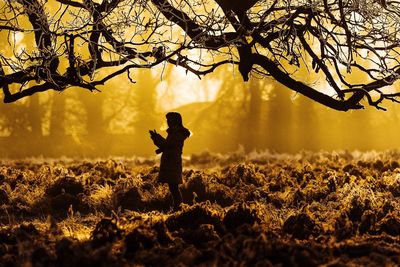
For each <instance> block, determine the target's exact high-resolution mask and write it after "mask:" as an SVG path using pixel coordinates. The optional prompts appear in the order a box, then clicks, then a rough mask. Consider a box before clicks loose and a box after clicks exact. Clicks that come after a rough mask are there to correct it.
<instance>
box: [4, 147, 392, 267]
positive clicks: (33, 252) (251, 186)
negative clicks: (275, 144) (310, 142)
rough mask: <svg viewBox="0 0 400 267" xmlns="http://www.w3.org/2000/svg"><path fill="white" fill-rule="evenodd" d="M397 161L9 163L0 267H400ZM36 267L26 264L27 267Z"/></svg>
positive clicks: (198, 158)
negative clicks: (160, 178) (168, 182)
mask: <svg viewBox="0 0 400 267" xmlns="http://www.w3.org/2000/svg"><path fill="white" fill-rule="evenodd" d="M399 162H400V152H399V151H385V152H357V151H356V152H348V151H337V152H318V153H315V152H314V153H313V152H301V153H298V154H295V155H288V154H276V153H270V152H268V151H266V152H257V153H256V152H254V153H250V154H244V153H232V154H229V155H219V154H211V153H202V154H197V155H192V156H191V157H188V158H185V160H184V166H185V169H184V173H183V176H184V181H185V183H184V184H183V185H182V186H181V191H182V195H183V198H184V202H185V204H184V205H183V206H182V207H181V209H180V210H179V211H172V210H171V209H170V206H171V204H172V203H171V202H172V200H171V197H170V196H169V195H168V189H167V187H166V186H165V185H163V184H159V183H157V181H156V180H157V173H158V167H157V165H158V160H157V159H156V158H149V159H144V158H111V159H102V160H100V159H98V160H94V159H92V160H77V159H52V160H50V159H27V160H2V161H1V167H0V205H1V207H0V208H1V209H0V210H1V211H0V266H21V265H25V266H133V265H135V266H137V265H146V266H147V265H149V266H158V265H160V266H168V265H170V266H178V265H181V266H185V265H191V266H193V265H200V266H224V265H229V266H237V265H240V266H273V265H283V266H317V265H326V266H344V265H363V266H364V265H370V266H384V265H389V266H390V265H396V264H399V263H400V164H399ZM26 264H28V265H26Z"/></svg>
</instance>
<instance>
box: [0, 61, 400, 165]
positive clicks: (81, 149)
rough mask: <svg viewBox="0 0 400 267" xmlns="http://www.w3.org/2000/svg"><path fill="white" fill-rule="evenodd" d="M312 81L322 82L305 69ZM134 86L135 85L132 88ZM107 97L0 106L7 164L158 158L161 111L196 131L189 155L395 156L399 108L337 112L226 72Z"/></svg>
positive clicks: (155, 80) (179, 77)
mask: <svg viewBox="0 0 400 267" xmlns="http://www.w3.org/2000/svg"><path fill="white" fill-rule="evenodd" d="M299 75H304V76H305V77H308V78H307V79H306V80H307V81H308V82H309V83H313V82H315V81H314V79H317V78H316V77H312V76H310V74H309V73H308V72H307V71H306V70H304V72H303V73H300V74H299ZM358 78H359V77H358ZM131 80H132V81H134V82H135V83H132V82H131ZM100 89H101V92H93V93H91V92H89V91H87V90H85V89H81V88H70V89H68V90H65V91H63V92H61V93H59V92H47V93H42V94H35V95H33V96H31V97H29V98H26V99H22V100H20V101H18V102H16V103H11V104H3V103H1V104H0V155H1V156H2V157H11V158H15V157H29V156H44V157H60V156H70V157H105V156H149V155H154V149H155V148H154V146H153V144H152V142H151V140H150V138H149V134H148V130H149V129H156V130H157V131H158V132H160V133H161V134H162V135H164V136H165V135H166V133H165V130H166V123H165V114H166V113H167V112H169V111H177V112H180V113H181V114H182V116H183V121H184V125H185V126H186V127H187V128H189V129H190V130H191V132H192V133H193V135H192V137H191V138H190V139H188V141H187V142H186V144H185V148H184V153H185V154H192V153H201V152H203V151H209V152H220V153H226V152H232V151H237V150H238V149H244V150H245V151H247V152H249V151H254V150H267V149H268V150H271V151H276V152H297V151H300V150H338V149H348V150H355V149H358V150H381V149H394V148H397V147H398V146H399V144H400V141H399V138H397V133H398V127H399V126H398V125H399V122H400V118H399V107H398V105H396V104H391V103H389V104H386V106H385V107H386V108H388V111H386V112H385V111H379V110H376V109H374V108H370V107H367V108H366V109H365V110H357V111H350V112H338V111H334V110H331V109H329V108H326V107H323V106H322V105H319V104H318V103H315V102H313V101H311V100H308V99H307V98H305V97H303V96H301V95H299V94H295V93H293V91H290V90H289V89H287V88H285V87H284V86H282V85H280V84H279V83H277V82H275V81H273V80H272V79H257V78H256V77H252V78H251V79H250V81H249V82H247V83H244V82H243V81H242V78H241V76H240V75H239V74H238V73H237V70H235V69H233V68H231V67H228V66H227V67H221V68H219V69H217V70H216V71H215V72H214V73H213V74H211V75H209V76H207V77H206V78H204V79H202V80H199V79H198V78H197V77H196V76H194V75H192V74H186V73H185V71H184V70H182V69H180V68H177V67H175V66H170V65H166V66H164V67H163V68H158V69H153V70H135V71H131V73H130V77H128V76H127V75H122V76H120V77H117V78H116V79H114V80H112V81H111V82H109V83H107V84H106V86H103V87H102V88H100Z"/></svg>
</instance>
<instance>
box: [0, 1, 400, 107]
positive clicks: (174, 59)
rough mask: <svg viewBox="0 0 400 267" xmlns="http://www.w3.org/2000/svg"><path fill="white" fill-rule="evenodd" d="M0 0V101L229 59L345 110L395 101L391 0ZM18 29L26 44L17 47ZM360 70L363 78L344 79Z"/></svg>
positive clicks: (395, 17)
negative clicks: (3, 43) (139, 71)
mask: <svg viewBox="0 0 400 267" xmlns="http://www.w3.org/2000/svg"><path fill="white" fill-rule="evenodd" d="M0 5H1V7H0V10H1V11H0V29H1V31H5V32H7V33H8V34H7V38H8V46H7V47H4V48H3V52H0V87H2V89H3V93H4V102H14V101H17V100H18V99H21V98H23V97H26V96H30V95H32V94H34V93H37V92H43V91H46V90H50V89H53V90H57V91H63V90H65V89H66V88H69V87H81V88H85V89H87V90H90V91H93V90H97V89H98V87H99V86H101V85H104V84H105V83H106V82H107V81H109V80H110V79H112V78H114V77H116V76H117V75H121V74H127V75H129V76H130V77H131V76H134V73H130V72H131V71H132V70H133V69H136V68H152V67H154V66H157V65H159V64H164V63H171V64H174V65H177V66H181V67H183V68H185V69H186V70H187V71H190V72H193V73H195V74H196V75H198V76H199V77H201V76H203V75H206V74H208V73H211V72H213V71H214V70H215V69H216V68H217V67H219V66H221V65H224V64H234V65H237V66H238V69H239V72H240V74H241V76H242V77H243V79H244V80H245V81H247V80H248V79H249V76H250V75H252V74H254V73H257V74H258V75H261V76H272V77H273V78H274V79H276V80H277V81H278V82H280V83H282V84H283V85H285V86H286V87H288V88H289V89H291V90H294V91H296V92H299V93H301V94H303V95H305V96H306V97H308V98H311V99H312V100H314V101H317V102H319V103H321V104H323V105H326V106H328V107H330V108H333V109H337V110H343V111H346V110H349V109H360V108H362V107H363V105H362V100H363V99H366V100H367V103H368V104H369V105H372V106H375V107H377V108H382V107H381V106H380V104H381V103H382V101H383V100H385V99H388V100H392V101H398V100H397V97H398V96H399V92H397V91H395V90H394V88H395V87H392V86H391V85H392V84H393V83H394V82H395V81H397V80H398V79H399V78H400V64H399V56H398V51H399V46H400V44H399V42H398V40H399V33H400V31H399V30H398V29H399V26H400V25H399V24H400V19H399V14H400V2H398V1H388V2H386V1H376V0H364V1H342V0H338V1H326V0H316V1H299V0H294V1H293V0H290V1H289V0H273V1H265V0H260V1H255V0H248V1H244V0H243V1H237V0H236V1H234V0H193V1H185V0H113V1H110V0H97V1H94V0H83V1H77V0H55V1H45V0H2V1H1V2H0ZM32 35H33V36H34V38H25V37H27V36H32ZM21 37H23V38H24V39H26V40H32V43H25V47H23V46H20V45H19V42H20V39H21ZM10 50H12V53H10V52H9V51H10ZM4 51H8V52H4ZM308 59H309V60H308ZM63 61H64V62H66V65H67V67H66V68H64V67H62V65H63V64H61V62H63ZM108 68H111V70H107V71H103V70H104V69H108ZM300 68H308V69H309V71H310V72H315V73H319V75H320V77H321V80H326V81H327V84H326V85H324V86H327V87H328V88H324V90H323V91H322V90H321V88H320V86H318V85H315V84H313V85H310V84H306V83H305V82H304V81H305V80H304V77H302V76H298V75H296V71H297V70H298V69H300ZM359 73H365V74H366V75H367V76H368V80H367V81H366V80H360V81H358V82H356V83H354V82H352V81H350V80H349V77H350V76H351V75H352V74H355V75H357V74H359ZM32 82H34V85H32ZM13 84H17V85H19V86H17V87H18V89H17V90H15V89H13V88H14V87H13V86H11V85H13Z"/></svg>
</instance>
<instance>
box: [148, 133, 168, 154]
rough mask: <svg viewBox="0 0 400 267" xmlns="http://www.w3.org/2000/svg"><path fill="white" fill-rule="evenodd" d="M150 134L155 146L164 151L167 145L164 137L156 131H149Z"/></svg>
mask: <svg viewBox="0 0 400 267" xmlns="http://www.w3.org/2000/svg"><path fill="white" fill-rule="evenodd" d="M149 132H150V138H151V140H153V143H154V145H156V146H157V147H158V148H159V149H161V150H162V149H163V148H164V147H165V144H166V140H165V138H164V137H162V136H161V135H160V134H159V133H157V132H156V130H153V131H149ZM157 150H158V149H157Z"/></svg>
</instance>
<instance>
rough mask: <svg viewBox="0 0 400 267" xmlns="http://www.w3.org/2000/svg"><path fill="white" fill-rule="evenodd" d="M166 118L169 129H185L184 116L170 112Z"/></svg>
mask: <svg viewBox="0 0 400 267" xmlns="http://www.w3.org/2000/svg"><path fill="white" fill-rule="evenodd" d="M165 117H167V124H168V127H176V126H180V127H183V124H182V116H181V114H179V113H178V112H168V113H167V115H166V116H165Z"/></svg>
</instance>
